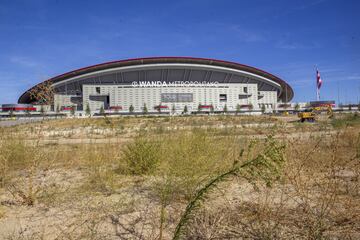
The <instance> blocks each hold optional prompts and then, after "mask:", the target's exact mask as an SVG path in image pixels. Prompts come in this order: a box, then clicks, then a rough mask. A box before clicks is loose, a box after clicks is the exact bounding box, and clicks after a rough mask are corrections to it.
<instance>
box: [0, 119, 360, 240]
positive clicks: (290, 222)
mask: <svg viewBox="0 0 360 240" xmlns="http://www.w3.org/2000/svg"><path fill="white" fill-rule="evenodd" d="M0 133H1V136H2V137H1V138H0V145H1V147H0V148H1V149H0V151H2V152H1V153H0V157H1V158H0V159H1V161H2V162H1V163H2V165H1V170H2V172H1V174H2V176H1V186H0V239H172V238H173V235H174V232H175V231H176V227H177V226H178V223H179V221H180V219H181V216H183V214H184V211H185V209H186V206H187V205H188V203H189V202H190V201H191V200H192V199H193V198H194V197H195V196H197V195H196V194H197V191H199V190H200V189H201V188H203V187H204V186H206V183H207V182H209V181H211V179H214V178H216V177H217V176H219V174H221V173H222V172H224V171H225V172H226V171H227V170H228V169H229V168H231V167H232V166H233V165H234V164H236V163H235V162H236V161H238V160H236V161H235V160H234V159H235V158H236V159H243V158H245V157H246V158H247V159H253V158H256V157H257V156H262V154H264V152H263V151H264V149H263V148H264V146H266V144H267V141H268V138H269V135H271V138H273V139H275V140H274V141H276V142H277V143H278V144H283V145H284V146H286V148H284V152H283V155H284V159H285V164H284V165H283V166H282V168H281V169H280V170H279V171H280V175H279V177H278V178H276V179H273V180H271V184H269V183H268V182H264V181H263V179H264V178H263V177H261V176H260V177H254V176H252V177H254V178H251V179H249V178H244V177H243V176H241V174H240V175H234V176H231V177H230V178H228V179H226V180H224V181H221V182H219V184H217V185H216V187H214V189H212V190H211V191H209V192H208V193H207V194H206V197H205V198H204V199H202V200H201V204H200V205H199V206H198V207H197V208H196V209H194V210H193V214H192V215H191V219H188V221H187V225H186V227H185V228H184V229H185V230H184V232H183V233H182V237H181V239H289V238H290V239H360V185H359V183H360V178H359V176H360V164H359V161H360V159H359V157H360V121H359V117H357V116H356V117H351V118H350V117H349V116H337V117H336V119H335V120H334V119H333V120H332V119H328V118H327V117H326V116H321V117H320V118H319V119H318V121H317V122H316V123H304V124H301V123H299V122H297V118H296V117H295V116H288V117H283V116H278V117H271V116H266V117H261V116H259V117H255V116H247V117H243V116H241V117H240V116H210V117H209V116H200V117H178V118H176V117H175V118H164V117H159V118H154V117H153V118H121V119H115V118H114V119H61V120H51V121H50V120H49V121H43V122H37V123H29V124H24V125H19V126H10V127H3V128H0ZM193 135H194V136H195V137H194V138H195V140H192V139H190V140H189V136H190V137H191V136H193ZM198 135H199V136H200V137H199V136H198ZM138 138H144V139H151V141H154V142H156V144H159V143H158V142H159V141H160V142H161V141H163V142H161V144H162V145H161V146H163V148H164V149H165V150H164V151H162V150H161V151H160V150H159V152H161V154H160V155H156V156H159V158H161V159H162V160H161V161H160V162H159V163H158V164H157V165H156V166H155V167H154V170H152V171H148V172H145V173H142V174H138V173H136V172H128V167H129V165H127V162H126V161H125V160H124V159H125V158H124V155H126V151H125V149H131V148H128V145H129V144H132V143H133V142H134V141H135V142H136V139H138ZM154 139H156V140H154ZM198 139H202V140H198ZM192 141H194V142H192ZM194 143H195V145H196V148H195V150H194V147H193V146H194ZM156 144H155V145H154V146H158V145H156ZM171 144H173V145H171ZM253 145H254V146H255V147H253ZM161 146H160V147H159V149H162V147H161ZM169 148H173V149H172V150H168V149H169ZM181 148H184V149H185V150H184V151H183V150H182V149H181ZM242 148H243V149H245V150H244V155H242V157H241V158H238V155H239V154H240V152H241V149H242ZM252 148H253V149H254V150H251V149H252ZM149 151H150V150H149ZM146 154H147V155H151V154H156V151H155V153H153V152H149V153H146ZM241 154H243V153H241ZM182 155H184V156H182ZM265 155H266V154H265ZM269 156H270V157H271V156H272V155H271V154H270V155H269ZM182 157H183V158H182ZM170 158H171V159H170ZM172 158H174V159H177V158H179V159H185V158H190V160H189V162H184V164H179V163H177V162H175V160H173V159H172ZM24 159H26V160H24ZM191 159H193V160H191ZM199 159H200V160H199ZM239 161H242V160H239ZM207 162H208V163H209V164H208V166H206V163H207Z"/></svg>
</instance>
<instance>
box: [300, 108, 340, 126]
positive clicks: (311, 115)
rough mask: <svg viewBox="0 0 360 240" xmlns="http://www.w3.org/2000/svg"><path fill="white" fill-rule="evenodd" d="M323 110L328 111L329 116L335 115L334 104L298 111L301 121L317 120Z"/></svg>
mask: <svg viewBox="0 0 360 240" xmlns="http://www.w3.org/2000/svg"><path fill="white" fill-rule="evenodd" d="M322 112H326V113H327V115H329V118H331V117H332V116H333V111H332V106H331V105H322V106H316V107H311V108H307V109H305V110H304V111H302V112H299V113H298V117H299V118H300V122H305V121H307V122H315V120H316V116H317V115H319V114H321V113H322Z"/></svg>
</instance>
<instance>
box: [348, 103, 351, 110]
mask: <svg viewBox="0 0 360 240" xmlns="http://www.w3.org/2000/svg"><path fill="white" fill-rule="evenodd" d="M348 108H349V111H351V103H349V105H348Z"/></svg>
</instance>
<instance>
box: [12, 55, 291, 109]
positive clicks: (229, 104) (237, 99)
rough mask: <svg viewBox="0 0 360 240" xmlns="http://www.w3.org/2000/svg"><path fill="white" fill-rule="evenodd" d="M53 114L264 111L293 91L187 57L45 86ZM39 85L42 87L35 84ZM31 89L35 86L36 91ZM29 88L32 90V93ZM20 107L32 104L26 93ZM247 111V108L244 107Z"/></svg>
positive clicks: (259, 74) (135, 63)
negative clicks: (59, 111)
mask: <svg viewBox="0 0 360 240" xmlns="http://www.w3.org/2000/svg"><path fill="white" fill-rule="evenodd" d="M46 82H50V83H51V84H52V86H53V88H54V92H55V94H54V109H67V108H69V107H72V106H75V107H76V109H77V111H85V110H86V108H90V110H91V112H92V113H94V112H98V111H99V110H100V109H101V108H104V109H105V110H106V111H116V112H129V111H130V109H133V110H134V112H143V111H144V107H145V108H146V109H147V111H148V112H156V111H159V110H160V111H168V112H173V113H181V112H183V110H184V108H185V106H186V108H187V109H188V112H195V111H199V110H200V111H208V110H209V109H211V110H213V111H223V109H224V108H225V106H226V108H227V110H228V111H236V109H239V108H240V109H247V108H251V107H252V109H254V110H258V111H259V110H260V109H261V108H262V106H265V108H266V111H272V110H274V109H276V108H277V105H278V104H279V103H287V102H289V101H290V100H291V99H292V98H293V95H294V93H293V90H292V88H291V87H290V86H289V85H288V84H287V83H286V82H285V81H283V80H282V79H280V78H278V77H276V76H274V75H272V74H270V73H267V72H265V71H263V70H260V69H257V68H254V67H250V66H246V65H242V64H238V63H233V62H226V61H220V60H213V59H203V58H189V57H155V58H141V59H129V60H123V61H114V62H108V63H103V64H98V65H94V66H90V67H86V68H82V69H78V70H74V71H71V72H68V73H65V74H62V75H60V76H56V77H54V78H51V79H49V80H47V81H46ZM40 84H41V83H40ZM35 87H36V86H35ZM35 87H34V88H35ZM18 102H19V103H24V104H37V99H31V98H30V94H29V92H28V91H27V92H25V93H23V94H22V95H21V97H20V98H19V100H18ZM249 106H251V107H249Z"/></svg>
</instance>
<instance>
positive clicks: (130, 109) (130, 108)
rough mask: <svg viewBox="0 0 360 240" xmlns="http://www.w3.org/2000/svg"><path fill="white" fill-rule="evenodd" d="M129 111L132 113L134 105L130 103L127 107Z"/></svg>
mask: <svg viewBox="0 0 360 240" xmlns="http://www.w3.org/2000/svg"><path fill="white" fill-rule="evenodd" d="M129 112H130V113H133V112H134V106H133V105H132V104H131V105H130V107H129Z"/></svg>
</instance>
